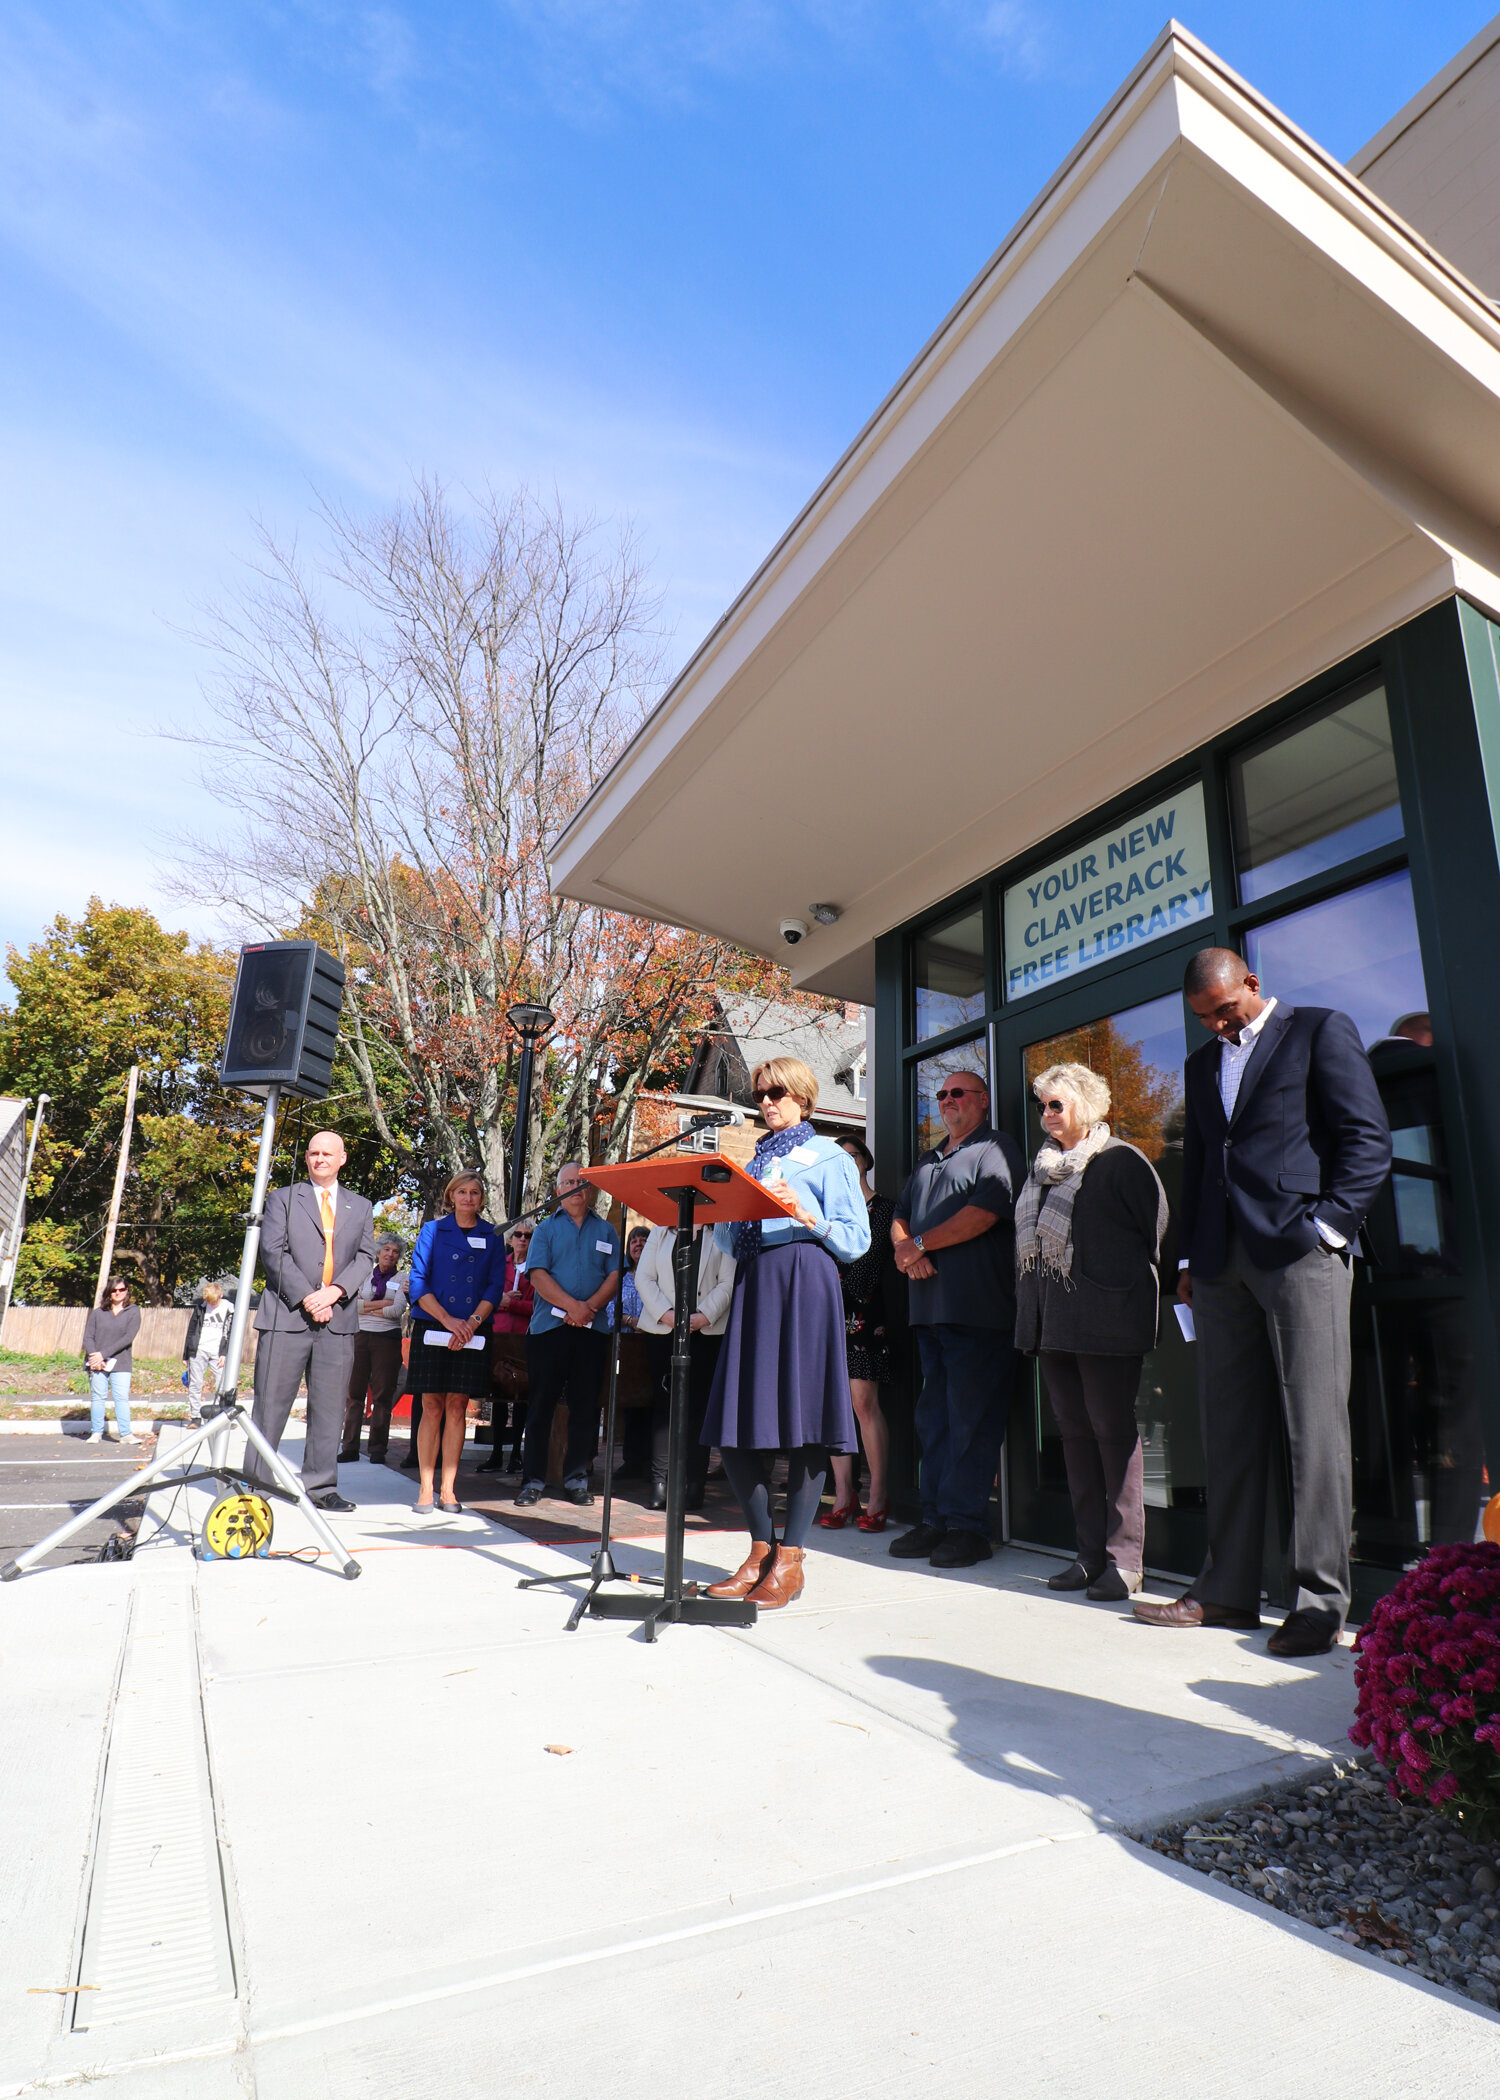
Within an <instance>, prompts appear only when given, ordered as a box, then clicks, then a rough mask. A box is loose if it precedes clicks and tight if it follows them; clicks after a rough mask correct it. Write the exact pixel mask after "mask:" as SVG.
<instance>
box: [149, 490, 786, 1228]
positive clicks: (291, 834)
mask: <svg viewBox="0 0 1500 2100" xmlns="http://www.w3.org/2000/svg"><path fill="white" fill-rule="evenodd" d="M322 524H323V528H324V532H325V535H326V540H327V547H328V552H327V553H326V554H325V555H324V557H323V558H322V559H321V560H319V561H318V562H311V561H309V560H307V559H306V558H305V556H304V555H303V554H302V553H301V551H300V550H299V549H298V547H297V546H296V545H295V544H293V545H283V544H281V543H279V542H277V541H276V540H275V539H274V538H272V537H271V536H270V535H266V536H264V537H263V539H262V545H261V555H260V559H259V561H258V563H257V565H256V567H255V569H254V571H253V574H252V580H251V583H250V585H249V587H248V588H247V589H246V590H245V591H244V592H243V593H242V594H241V596H240V597H239V599H238V601H237V602H235V603H234V604H231V605H227V606H223V607H220V608H218V609H217V610H216V611H215V612H214V613H213V614H212V615H211V616H210V618H209V621H208V623H207V626H206V628H205V630H204V635H203V639H204V640H205V642H206V643H207V645H208V646H209V647H210V649H211V650H212V652H213V661H214V673H213V676H212V677H211V679H210V681H209V687H208V692H207V696H206V697H207V701H208V706H209V712H210V715H211V718H212V720H213V725H214V726H213V734H212V740H211V753H212V755H211V759H210V763H209V767H208V771H207V773H206V775H205V778H206V784H207V785H208V787H209V788H210V789H211V791H212V794H213V797H214V799H215V802H216V803H217V804H218V806H220V807H221V808H223V807H227V808H228V809H229V810H231V811H233V812H234V813H235V814H236V816H237V818H238V824H237V827H236V829H235V831H234V832H233V834H232V835H230V836H228V837H226V836H222V835H221V836H218V837H213V838H206V839H200V840H197V841H195V842H194V843H193V845H192V846H191V848H190V849H189V851H188V853H187V855H186V857H185V859H184V863H183V886H184V888H187V889H190V890H191V892H192V894H193V895H194V896H196V897H198V898H202V897H203V896H204V895H205V893H206V894H207V895H209V896H211V897H212V898H214V899H216V900H217V901H219V902H220V903H221V904H223V905H225V906H227V907H229V908H230V909H232V910H233V911H234V912H235V913H236V914H237V915H238V916H239V917H240V918H241V920H242V921H243V922H244V924H245V925H246V926H247V927H253V928H255V929H257V930H258V931H263V932H276V933H290V932H297V933H302V934H314V933H315V934H316V935H317V936H318V937H319V938H320V939H322V940H323V941H324V942H325V943H326V944H327V945H328V946H330V947H331V948H332V949H333V950H334V951H335V952H336V953H337V954H338V955H339V956H340V957H341V959H342V960H343V962H344V965H345V967H346V970H347V971H348V989H347V991H346V995H345V1006H344V1020H343V1028H344V1031H345V1033H346V1034H347V1037H348V1040H349V1043H350V1046H351V1048H352V1052H353V1057H354V1063H355V1067H356V1070H357V1072H358V1075H359V1083H360V1087H361V1089H362V1092H363V1095H364V1100H365V1105H366V1107H367V1108H368V1111H369V1114H370V1116H371V1117H372V1118H373V1120H374V1123H375V1126H376V1128H377V1130H378V1131H379V1133H380V1135H381V1137H382V1138H384V1139H385V1141H386V1142H387V1144H389V1145H390V1146H391V1147H392V1148H393V1149H395V1150H396V1151H397V1152H398V1153H400V1154H402V1155H403V1156H404V1157H406V1158H407V1159H408V1161H409V1163H410V1167H411V1172H412V1176H413V1179H414V1181H415V1182H416V1183H417V1184H418V1185H419V1186H422V1187H423V1188H425V1189H427V1190H430V1188H431V1186H432V1184H433V1182H434V1180H436V1179H438V1178H441V1177H443V1176H446V1175H447V1174H448V1173H451V1172H453V1171H454V1170H455V1169H457V1168H459V1167H462V1166H470V1165H475V1164H477V1165H478V1167H479V1169H480V1171H481V1172H482V1174H483V1176H484V1180H485V1185H486V1189H487V1191H488V1195H489V1204H490V1213H491V1215H492V1216H494V1217H500V1216H502V1215H503V1214H504V1204H505V1191H506V1185H507V1180H508V1161H509V1157H510V1143H511V1120H512V1115H513V1104H514V1099H515V1081H516V1074H517V1067H518V1063H519V1045H518V1043H517V1041H516V1039H515V1037H514V1034H513V1032H512V1030H511V1028H510V1026H509V1024H508V1022H507V1021H506V1018H505V1012H506V1008H507V1007H508V1006H511V1005H514V1004H515V1003H516V1002H517V1001H518V1000H522V999H527V1000H540V1001H542V1003H543V1004H544V1005H546V1006H548V1007H550V1008H551V1009H552V1011H553V1013H554V1015H555V1016H556V1026H555V1028H554V1030H553V1032H552V1035H551V1037H550V1039H549V1042H548V1045H547V1050H546V1055H545V1059H544V1060H543V1063H542V1069H541V1072H540V1078H541V1084H540V1085H539V1086H538V1087H537V1089H536V1092H535V1094H534V1097H533V1122H532V1129H531V1132H530V1139H529V1143H528V1147H527V1159H528V1177H529V1182H530V1186H531V1190H532V1192H533V1193H535V1192H536V1191H537V1190H539V1189H540V1188H542V1187H543V1186H545V1179H546V1177H547V1175H549V1174H550V1173H551V1171H552V1170H553V1169H554V1168H555V1167H556V1166H557V1165H558V1164H559V1163H560V1162H561V1161H562V1160H564V1159H567V1158H569V1157H586V1156H587V1144H588V1133H589V1132H591V1131H593V1130H594V1129H595V1128H596V1126H597V1123H598V1119H599V1116H600V1114H601V1112H603V1114H604V1117H605V1123H604V1127H605V1129H606V1131H607V1141H606V1150H607V1156H609V1157H611V1158H618V1157H621V1156H623V1153H624V1150H625V1146H626V1143H627V1139H628V1131H629V1121H630V1112H631V1108H632V1106H633V1104H634V1100H635V1096H636V1093H637V1091H638V1089H639V1088H640V1087H641V1086H642V1085H644V1084H647V1083H656V1084H661V1083H663V1082H664V1081H665V1082H667V1083H670V1081H671V1079H672V1077H673V1076H674V1073H675V1072H676V1071H677V1070H680V1069H681V1067H682V1066H683V1065H684V1064H685V1062H686V1057H687V1052H688V1049H689V1047H690V1044H691V1041H692V1038H693V1036H694V1035H695V1034H696V1033H697V1031H698V1030H699V1029H700V1028H701V1027H702V1025H703V1023H704V1022H705V1021H706V1020H707V1018H708V1016H709V1013H710V1011H711V1008H712V1004H713V998H714V995H715V992H716V991H719V992H722V991H723V990H726V989H729V990H741V989H742V990H745V991H750V992H754V991H764V992H766V993H769V994H771V995H772V996H776V997H782V998H785V997H788V996H792V995H789V994H788V992H787V989H786V984H785V978H784V975H783V973H781V972H780V971H779V970H777V969H776V968H775V967H774V966H773V965H771V964H770V963H767V962H764V961H762V960H760V959H758V958H755V957H752V956H748V955H745V954H744V953H743V952H742V951H740V950H737V949H733V948H730V947H728V946H727V945H725V944H723V943H720V942H716V941H713V940H710V939H708V938H706V937H705V936H703V935H700V934H695V933H688V932H684V931H682V930H680V929H677V928H672V927H664V926H658V925H654V924H652V923H650V922H649V921H646V920H642V919H636V918H631V917H628V916H626V915H624V914H620V913H612V912H606V911H602V910H600V909H598V908H597V907H595V906H592V905H582V904H575V903H572V902H570V901H569V900H568V899H566V898H562V897H559V896H557V895H556V894H555V893H554V891H553V888H552V884H551V865H550V858H549V854H550V842H551V841H552V840H553V839H554V838H555V837H556V836H557V834H558V833H559V831H560V830H561V829H562V826H563V824H564V823H565V821H566V819H567V818H568V816H569V815H570V814H571V812H572V811H573V810H574V809H575V808H576V807H577V805H578V804H579V803H580V802H581V801H582V800H583V798H584V796H585V795H587V793H588V792H589V790H590V789H591V788H592V787H593V785H594V783H595V782H596V781H597V780H598V779H599V778H600V777H601V775H602V774H603V772H604V771H605V770H606V768H607V767H608V765H609V764H610V762H611V761H612V760H613V758H614V757H615V755H616V754H617V752H618V751H619V750H620V748H621V747H622V745H623V743H624V741H625V739H626V738H627V737H628V736H629V734H630V733H631V731H632V730H633V729H634V728H635V727H636V726H637V724H638V723H639V722H640V721H641V719H642V717H643V715H644V713H645V710H646V708H647V706H648V705H649V703H650V701H651V699H652V697H653V696H654V693H655V691H656V689H657V686H658V684H659V673H660V665H659V649H658V642H657V636H656V629H655V617H656V605H655V602H654V600H653V599H652V597H651V594H650V591H649V587H648V583H647V579H646V575H645V570H644V565H643V562H642V559H641V556H640V553H639V550H638V548H637V546H636V544H635V542H634V540H633V539H632V537H631V536H630V534H629V533H628V532H626V533H621V534H617V535H613V536H611V535H607V534H606V533H605V531H604V530H603V529H602V528H601V527H600V526H599V525H597V524H596V523H595V522H594V521H593V520H592V519H584V520H581V521H577V520H572V519H570V518H569V517H568V516H567V515H566V514H565V512H564V510H563V508H562V506H561V504H560V503H558V502H554V503H552V504H543V503H541V502H538V501H537V500H536V499H535V498H533V497H531V496H529V495H527V494H525V493H523V494H520V495H518V496H515V497H513V498H510V499H508V500H501V499H499V498H497V497H495V496H494V495H489V496H486V497H484V498H483V499H482V500H480V501H478V502H476V503H472V504H470V505H468V506H466V507H465V508H462V509H460V507H459V506H457V505H456V504H455V503H454V502H453V501H452V500H451V499H450V498H449V496H448V495H447V494H446V492H445V491H444V490H443V489H442V488H441V487H440V486H438V485H437V484H435V483H430V482H419V483H418V484H417V485H416V486H415V487H414V489H413V492H412V494H411V497H410V498H409V500H407V501H406V502H404V503H403V504H401V505H400V506H399V507H397V508H396V509H394V510H392V511H390V512H388V513H386V514H384V515H381V516H378V517H376V518H375V519H373V520H368V521H366V520H360V519H356V518H353V517H351V516H349V515H348V514H347V513H344V512H341V511H334V510H330V509H325V510H324V512H323V513H322ZM193 735H194V740H197V741H203V742H207V741H208V739H206V738H203V737H202V736H200V735H199V734H198V733H197V732H193ZM809 1003H810V1004H813V1005H815V1006H817V1005H821V1004H822V1003H823V1002H819V1001H813V1002H809Z"/></svg>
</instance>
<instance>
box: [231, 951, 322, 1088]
mask: <svg viewBox="0 0 1500 2100" xmlns="http://www.w3.org/2000/svg"><path fill="white" fill-rule="evenodd" d="M343 1001H344V966H343V964H342V963H341V962H340V961H339V960H338V958H337V957H336V956H333V955H330V954H329V953H328V952H327V950H326V949H324V948H320V947H319V946H318V944H317V942H316V941H254V942H252V943H251V944H250V946H249V947H246V948H241V950H240V965H239V969H238V970H237V972H236V973H235V980H234V1003H233V1004H232V1005H231V1007H230V1009H229V1034H228V1035H227V1037H226V1038H225V1041H224V1055H223V1056H222V1057H221V1058H220V1060H219V1084H220V1086H234V1087H239V1088H241V1089H242V1091H243V1092H245V1093H247V1094H264V1093H265V1090H266V1088H267V1087H268V1086H272V1085H276V1086H280V1087H282V1088H283V1089H284V1090H285V1091H286V1092H287V1093H289V1094H301V1095H302V1096H303V1098H304V1099H305V1100H308V1101H321V1100H322V1099H323V1096H324V1095H325V1094H326V1093H327V1092H328V1088H329V1084H330V1081H331V1079H332V1075H333V1048H334V1044H335V1042H336V1041H337V1039H338V1029H339V1008H340V1007H341V1006H342V1004H343Z"/></svg>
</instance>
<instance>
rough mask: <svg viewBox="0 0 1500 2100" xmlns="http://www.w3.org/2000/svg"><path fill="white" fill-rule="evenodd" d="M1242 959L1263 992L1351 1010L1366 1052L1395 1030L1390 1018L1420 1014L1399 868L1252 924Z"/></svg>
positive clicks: (1407, 901) (1405, 879)
mask: <svg viewBox="0 0 1500 2100" xmlns="http://www.w3.org/2000/svg"><path fill="white" fill-rule="evenodd" d="M1245 959H1246V961H1247V962H1248V963H1249V965H1250V967H1251V969H1252V970H1253V971H1254V972H1255V974H1256V976H1257V977H1258V978H1259V979H1260V981H1261V984H1262V987H1263V988H1264V990H1265V992H1266V994H1267V996H1268V997H1269V996H1271V995H1272V994H1274V995H1275V997H1276V998H1278V999H1285V1000H1286V1001H1287V1003H1288V1005H1291V1006H1336V1007H1338V1008H1339V1009H1340V1010H1341V1011H1342V1012H1344V1013H1346V1014H1349V1015H1352V1017H1353V1020H1354V1024H1355V1026H1356V1027H1357V1028H1358V1030H1359V1034H1360V1040H1361V1042H1363V1044H1364V1045H1365V1048H1366V1049H1368V1048H1369V1047H1370V1045H1371V1044H1372V1043H1378V1042H1380V1041H1381V1040H1383V1039H1384V1038H1386V1037H1388V1036H1390V1035H1392V1034H1394V1033H1395V1032H1396V1030H1395V1027H1394V1024H1395V1023H1396V1022H1398V1021H1404V1022H1407V1023H1410V1022H1411V1021H1412V1019H1413V1018H1414V1016H1420V1017H1421V1018H1424V1019H1425V1009H1426V1006H1427V987H1426V984H1425V982H1424V980H1423V977H1422V957H1421V952H1420V950H1419V948H1418V946H1417V915H1416V913H1415V911H1414V910H1413V909H1412V901H1411V876H1410V875H1409V874H1408V873H1407V871H1406V869H1405V868H1402V869H1401V870H1400V871H1399V872H1398V873H1396V874H1394V875H1382V876H1380V877H1379V878H1378V880H1376V881H1375V882H1365V883H1361V884H1360V886H1359V888H1358V889H1356V890H1345V891H1344V892H1343V894H1342V895H1341V896H1338V897H1328V898H1326V899H1325V900H1324V901H1323V903H1321V904H1310V905H1308V906H1307V908H1306V909H1305V910H1303V911H1294V912H1289V913H1288V914H1287V916H1286V917H1285V918H1284V919H1273V920H1272V921H1271V922H1270V924H1269V925H1267V926H1257V927H1256V928H1255V931H1254V932H1253V933H1251V934H1250V935H1249V936H1248V938H1247V940H1246V943H1245ZM1402 1032H1403V1033H1404V1032H1405V1031H1404V1030H1403V1031H1402Z"/></svg>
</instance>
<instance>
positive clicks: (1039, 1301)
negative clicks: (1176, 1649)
mask: <svg viewBox="0 0 1500 2100" xmlns="http://www.w3.org/2000/svg"><path fill="white" fill-rule="evenodd" d="M1031 1086H1032V1092H1033V1093H1034V1094H1035V1095H1036V1098H1037V1100H1038V1102H1039V1103H1040V1105H1041V1116H1042V1128H1043V1129H1044V1130H1045V1132H1046V1134H1047V1135H1046V1142H1045V1143H1044V1144H1043V1145H1042V1147H1041V1149H1040V1151H1039V1152H1038V1153H1037V1156H1036V1159H1035V1161H1034V1162H1033V1164H1032V1169H1031V1173H1030V1175H1029V1176H1028V1178H1027V1181H1026V1185H1025V1187H1024V1188H1023V1189H1022V1191H1021V1194H1020V1196H1019V1198H1018V1199H1017V1202H1016V1272H1017V1273H1016V1347H1017V1348H1018V1349H1025V1350H1030V1351H1034V1352H1035V1353H1036V1354H1037V1355H1039V1357H1040V1358H1041V1366H1042V1377H1043V1379H1044V1380H1045V1382H1046V1387H1047V1397H1048V1399H1049V1400H1050V1401H1051V1402H1052V1412H1053V1413H1054V1414H1055V1415H1056V1417H1057V1426H1058V1428H1059V1429H1060V1430H1061V1432H1062V1446H1063V1462H1064V1464H1065V1465H1066V1467H1067V1471H1068V1493H1069V1495H1070V1496H1071V1497H1072V1502H1073V1522H1074V1526H1075V1528H1076V1532H1077V1538H1078V1547H1077V1558H1076V1560H1075V1561H1074V1562H1073V1565H1072V1566H1071V1567H1069V1568H1065V1569H1064V1570H1063V1571H1062V1572H1061V1573H1060V1574H1057V1575H1053V1576H1052V1577H1050V1578H1049V1581H1048V1588H1049V1589H1054V1590H1086V1591H1087V1593H1088V1595H1089V1596H1090V1597H1092V1598H1094V1599H1096V1600H1098V1601H1100V1602H1111V1603H1113V1602H1123V1601H1124V1599H1126V1598H1127V1597H1129V1596H1130V1595H1131V1594H1132V1593H1133V1592H1134V1591H1135V1590H1138V1589H1139V1588H1140V1586H1141V1568H1142V1562H1143V1560H1144V1557H1145V1544H1146V1511H1145V1496H1144V1486H1145V1482H1144V1477H1143V1476H1144V1466H1143V1460H1142V1454H1141V1438H1140V1431H1139V1430H1138V1429H1137V1427H1136V1420H1135V1395H1136V1388H1137V1386H1138V1385H1139V1384H1140V1379H1141V1361H1142V1359H1143V1357H1144V1356H1145V1353H1146V1351H1147V1350H1148V1349H1152V1348H1154V1347H1155V1346H1156V1334H1157V1321H1158V1317H1159V1311H1158V1284H1157V1270H1156V1264H1157V1261H1158V1259H1159V1257H1160V1252H1161V1241H1162V1234H1163V1233H1164V1232H1165V1231H1166V1229H1167V1198H1166V1192H1165V1190H1164V1189H1163V1188H1162V1185H1161V1183H1160V1181H1159V1180H1158V1179H1157V1176H1156V1169H1155V1168H1154V1167H1153V1166H1152V1164H1151V1162H1150V1160H1148V1159H1147V1158H1146V1156H1145V1154H1144V1153H1143V1152H1138V1151H1137V1150H1136V1148H1135V1146H1134V1145H1128V1144H1126V1143H1125V1141H1124V1140H1123V1139H1122V1138H1117V1137H1112V1136H1111V1135H1110V1128H1109V1124H1108V1123H1107V1122H1106V1121H1105V1118H1106V1117H1107V1116H1108V1114H1109V1106H1110V1098H1109V1087H1108V1086H1107V1084H1106V1083H1105V1081H1104V1080H1103V1079H1101V1078H1100V1076H1099V1074H1098V1073H1097V1072H1092V1071H1090V1070H1089V1068H1088V1066H1087V1065H1075V1064H1066V1065H1049V1066H1048V1068H1047V1070H1046V1071H1045V1072H1042V1073H1039V1074H1038V1076H1037V1077H1036V1078H1035V1079H1034V1080H1033V1081H1032V1083H1031Z"/></svg>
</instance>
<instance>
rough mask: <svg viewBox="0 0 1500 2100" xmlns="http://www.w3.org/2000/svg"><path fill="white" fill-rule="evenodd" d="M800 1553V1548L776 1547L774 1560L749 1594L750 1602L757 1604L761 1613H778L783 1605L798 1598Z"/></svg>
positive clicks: (800, 1569) (799, 1591)
mask: <svg viewBox="0 0 1500 2100" xmlns="http://www.w3.org/2000/svg"><path fill="white" fill-rule="evenodd" d="M802 1552H803V1549H802V1547H800V1546H778V1547H777V1548H776V1556H775V1558H774V1559H773V1560H772V1562H771V1564H770V1566H769V1567H768V1568H767V1569H766V1572H765V1574H764V1575H762V1577H761V1578H760V1581H759V1582H758V1583H757V1584H756V1585H755V1587H754V1589H753V1590H752V1591H751V1592H750V1602H751V1603H752V1604H758V1605H759V1606H760V1608H761V1610H762V1611H780V1609H781V1607H782V1605H783V1604H790V1603H791V1601H792V1599H793V1598H794V1597H800V1596H801V1595H802Z"/></svg>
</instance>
